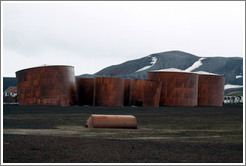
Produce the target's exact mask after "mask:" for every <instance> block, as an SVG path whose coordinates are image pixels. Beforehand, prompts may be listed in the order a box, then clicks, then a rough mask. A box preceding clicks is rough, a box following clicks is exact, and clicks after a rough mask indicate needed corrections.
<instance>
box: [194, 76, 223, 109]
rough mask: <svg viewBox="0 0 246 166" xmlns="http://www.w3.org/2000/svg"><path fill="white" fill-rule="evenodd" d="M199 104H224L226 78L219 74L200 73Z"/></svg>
mask: <svg viewBox="0 0 246 166" xmlns="http://www.w3.org/2000/svg"><path fill="white" fill-rule="evenodd" d="M198 79H199V81H198V106H219V107H221V106H222V105H223V100H224V84H225V78H224V77H223V76H219V75H205V74H199V75H198Z"/></svg>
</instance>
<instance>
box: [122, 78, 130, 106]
mask: <svg viewBox="0 0 246 166" xmlns="http://www.w3.org/2000/svg"><path fill="white" fill-rule="evenodd" d="M130 87H131V79H127V80H125V82H124V106H129V105H130Z"/></svg>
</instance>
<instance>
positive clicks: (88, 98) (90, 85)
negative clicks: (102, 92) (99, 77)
mask: <svg viewBox="0 0 246 166" xmlns="http://www.w3.org/2000/svg"><path fill="white" fill-rule="evenodd" d="M76 83H77V96H78V105H93V93H94V78H77V79H76Z"/></svg>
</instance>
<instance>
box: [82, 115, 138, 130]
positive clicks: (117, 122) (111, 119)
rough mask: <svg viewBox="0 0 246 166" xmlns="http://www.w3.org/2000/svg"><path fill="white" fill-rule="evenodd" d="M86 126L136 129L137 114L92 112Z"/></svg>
mask: <svg viewBox="0 0 246 166" xmlns="http://www.w3.org/2000/svg"><path fill="white" fill-rule="evenodd" d="M86 127H88V128H126V129H136V128H137V119H136V117H135V116H132V115H100V114H92V115H91V116H90V117H89V118H88V120H87V122H86Z"/></svg>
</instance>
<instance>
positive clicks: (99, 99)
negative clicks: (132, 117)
mask: <svg viewBox="0 0 246 166" xmlns="http://www.w3.org/2000/svg"><path fill="white" fill-rule="evenodd" d="M93 105H94V106H113V107H121V106H124V79H122V78H106V77H98V78H95V82H94V99H93Z"/></svg>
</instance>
